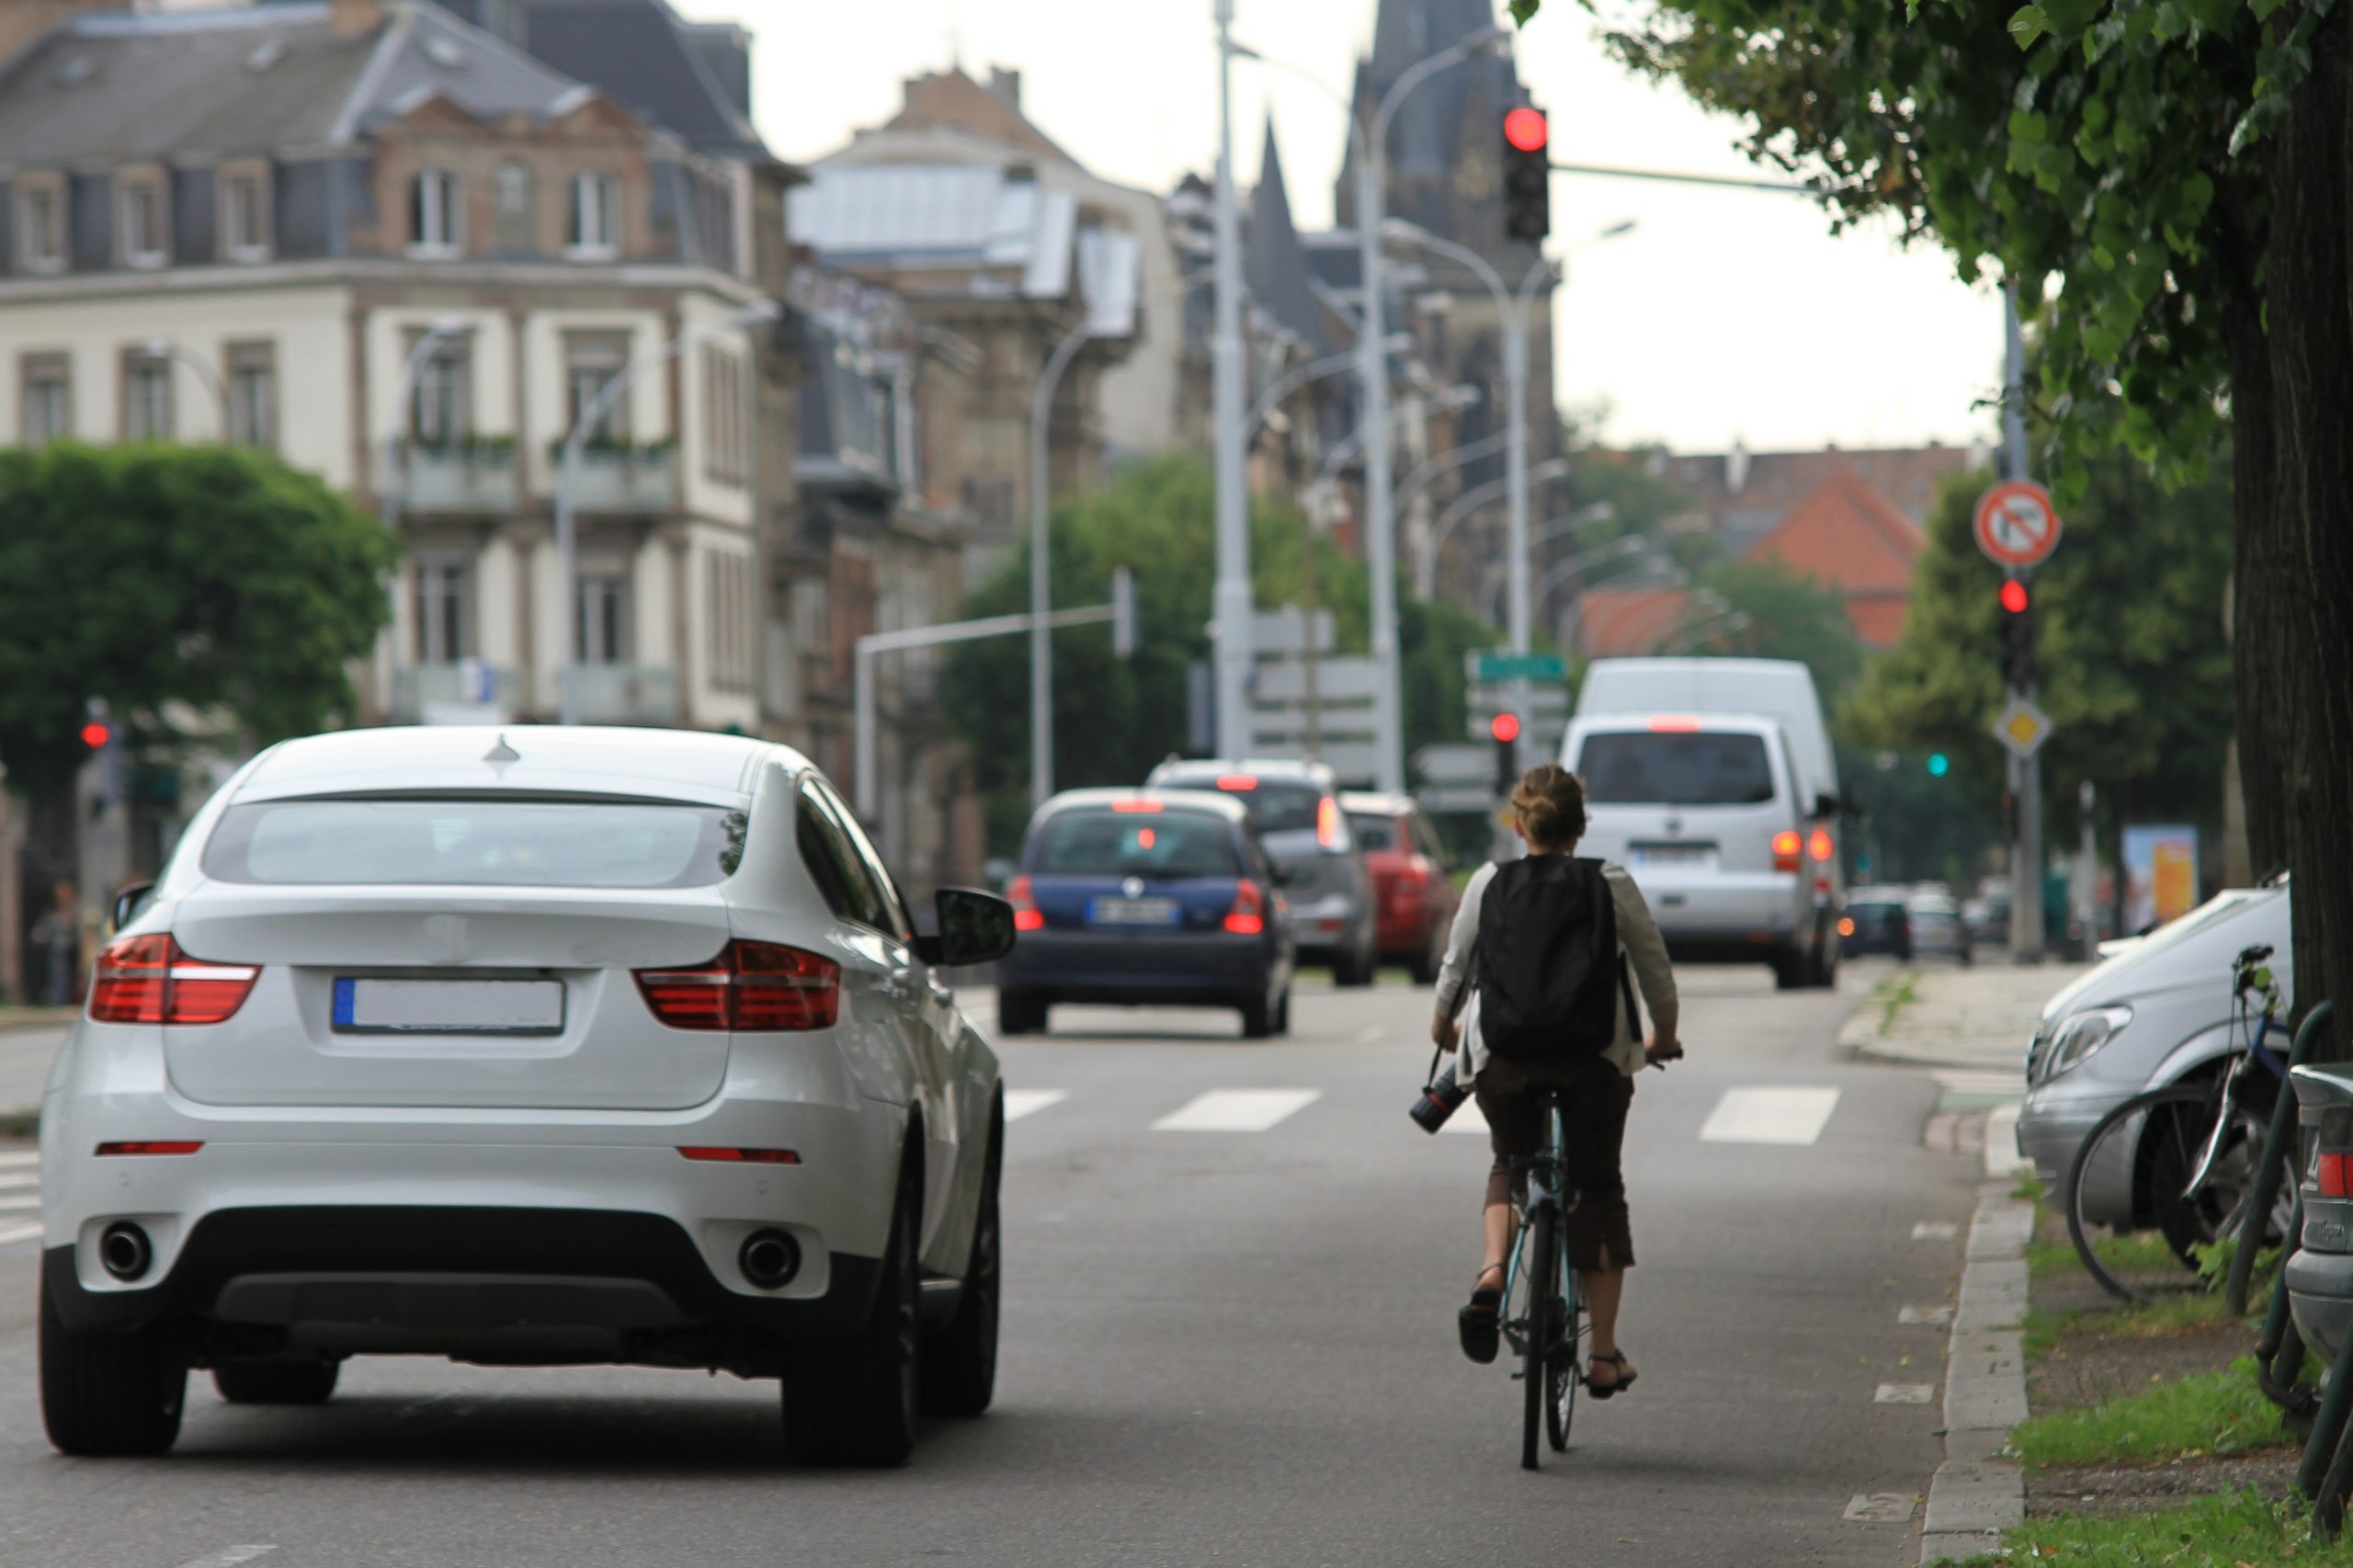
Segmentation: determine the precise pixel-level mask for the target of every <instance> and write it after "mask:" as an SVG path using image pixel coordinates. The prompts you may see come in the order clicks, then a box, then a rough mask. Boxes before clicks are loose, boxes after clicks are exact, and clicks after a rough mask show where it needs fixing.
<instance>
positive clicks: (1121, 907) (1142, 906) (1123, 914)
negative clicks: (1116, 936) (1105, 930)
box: [1086, 898, 1179, 926]
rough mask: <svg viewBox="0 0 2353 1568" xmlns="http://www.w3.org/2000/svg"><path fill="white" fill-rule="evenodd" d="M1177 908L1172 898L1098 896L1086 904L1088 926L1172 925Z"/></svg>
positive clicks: (1174, 921) (1177, 911) (1174, 922)
mask: <svg viewBox="0 0 2353 1568" xmlns="http://www.w3.org/2000/svg"><path fill="white" fill-rule="evenodd" d="M1178 913H1179V910H1178V906H1177V903H1176V900H1175V899H1173V898H1098V899H1097V900H1095V901H1094V902H1093V903H1089V904H1088V905H1087V906H1086V923H1087V924H1088V925H1089V926H1174V925H1176V918H1177V915H1178Z"/></svg>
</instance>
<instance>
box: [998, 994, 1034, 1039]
mask: <svg viewBox="0 0 2353 1568" xmlns="http://www.w3.org/2000/svg"><path fill="white" fill-rule="evenodd" d="M1045 1028H1046V1004H1045V1003H1043V1002H1042V1001H1040V1000H1039V998H1038V996H1037V994H1036V993H1034V992H1029V991H1000V992H998V993H997V994H996V1032H997V1033H999V1034H1042V1033H1044V1032H1045Z"/></svg>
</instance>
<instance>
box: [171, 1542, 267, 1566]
mask: <svg viewBox="0 0 2353 1568" xmlns="http://www.w3.org/2000/svg"><path fill="white" fill-rule="evenodd" d="M277 1550H278V1548H276V1547H274V1546H224V1547H222V1549H221V1550H220V1551H208V1552H206V1553H205V1554H204V1555H203V1556H201V1557H191V1558H189V1559H188V1561H187V1562H183V1563H181V1564H180V1568H237V1564H238V1563H240V1562H252V1561H253V1560H254V1559H255V1558H256V1557H259V1556H262V1555H263V1554H265V1553H267V1552H272V1551H277Z"/></svg>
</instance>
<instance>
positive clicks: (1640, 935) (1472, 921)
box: [1438, 862, 1679, 1088]
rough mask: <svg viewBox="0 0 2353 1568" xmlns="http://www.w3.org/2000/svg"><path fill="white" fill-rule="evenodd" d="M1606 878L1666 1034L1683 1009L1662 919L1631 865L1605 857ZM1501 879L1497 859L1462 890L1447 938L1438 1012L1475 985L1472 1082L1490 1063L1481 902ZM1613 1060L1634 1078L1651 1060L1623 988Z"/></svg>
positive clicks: (1468, 1061) (1470, 1027) (1464, 1064)
mask: <svg viewBox="0 0 2353 1568" xmlns="http://www.w3.org/2000/svg"><path fill="white" fill-rule="evenodd" d="M1601 875H1602V878H1603V880H1604V881H1608V884H1609V899H1610V902H1611V903H1613V904H1615V905H1616V906H1617V911H1618V947H1619V950H1620V952H1622V953H1624V954H1625V955H1626V957H1627V958H1628V959H1629V960H1631V962H1632V965H1633V970H1634V983H1635V984H1636V985H1638V986H1640V987H1641V989H1642V993H1643V1008H1644V1010H1645V1011H1647V1012H1648V1014H1649V1015H1650V1021H1651V1028H1652V1029H1653V1031H1654V1032H1656V1033H1660V1034H1672V1033H1673V1032H1674V1031H1675V1028H1676V1024H1677V1017H1678V1014H1679V1004H1678V1003H1677V999H1676V994H1675V969H1674V966H1673V965H1671V964H1670V963H1668V962H1667V958H1666V939H1665V937H1661V936H1660V935H1659V934H1658V922H1656V921H1655V920H1653V919H1652V918H1651V906H1650V905H1649V904H1648V903H1644V902H1643V890H1642V889H1640V888H1638V887H1636V886H1635V885H1634V879H1633V878H1631V877H1630V876H1628V875H1627V874H1626V871H1625V868H1623V867H1621V866H1615V865H1611V864H1609V863H1608V862H1604V863H1603V865H1602V868H1601ZM1492 881H1495V866H1494V864H1493V863H1490V864H1488V865H1484V866H1482V867H1480V868H1479V869H1478V870H1477V871H1476V872H1474V873H1473V874H1472V878H1471V882H1470V885H1469V886H1467V887H1465V888H1464V889H1463V890H1462V906H1461V908H1460V909H1458V910H1456V911H1455V913H1454V930H1453V932H1452V933H1451V934H1450V935H1449V937H1448V938H1447V943H1446V962H1445V963H1444V964H1443V965H1441V966H1440V967H1439V969H1438V1017H1448V1016H1449V1015H1450V1014H1452V1013H1453V1011H1454V1009H1455V1004H1456V1003H1457V1001H1458V1000H1460V999H1461V996H1462V994H1463V992H1464V991H1465V990H1466V989H1469V990H1470V991H1471V992H1472V995H1471V998H1470V1002H1469V1004H1468V1005H1467V1006H1464V1007H1463V1009H1462V1017H1461V1025H1462V1040H1461V1051H1462V1054H1461V1058H1460V1059H1459V1062H1458V1064H1457V1066H1456V1068H1455V1074H1454V1078H1455V1082H1456V1083H1458V1084H1461V1085H1463V1086H1464V1087H1466V1088H1467V1087H1469V1086H1470V1085H1471V1084H1472V1082H1474V1081H1475V1080H1476V1079H1477V1077H1478V1075H1479V1069H1480V1068H1481V1067H1483V1066H1484V1065H1485V1064H1486V1061H1487V1046H1486V1041H1485V1040H1483V1039H1482V1038H1481V1037H1480V1034H1479V997H1478V994H1477V990H1476V986H1475V982H1476V980H1477V978H1478V975H1477V971H1476V970H1475V968H1474V967H1473V962H1472V957H1473V952H1474V950H1475V949H1476V948H1477V946H1478V941H1479V906H1480V904H1481V903H1482V902H1483V900H1484V898H1485V896H1486V892H1487V884H1488V883H1490V882H1492ZM1607 1055H1608V1060H1609V1062H1610V1063H1611V1064H1612V1065H1613V1066H1615V1067H1616V1068H1617V1069H1618V1071H1620V1073H1623V1074H1626V1075H1627V1076H1628V1077H1630V1078H1631V1077H1632V1076H1633V1075H1634V1074H1637V1073H1639V1072H1641V1071H1642V1070H1643V1064H1644V1062H1645V1061H1646V1060H1647V1059H1646V1058H1645V1057H1644V1056H1643V1031H1642V1028H1641V1027H1640V1024H1639V1021H1638V1020H1637V1019H1635V1018H1634V1017H1631V1016H1630V1015H1629V1014H1628V1012H1627V1010H1626V1000H1625V997H1624V995H1623V994H1622V993H1621V994H1620V996H1619V999H1618V1038H1617V1039H1616V1040H1613V1041H1612V1042H1611V1043H1610V1047H1609V1050H1608V1052H1607Z"/></svg>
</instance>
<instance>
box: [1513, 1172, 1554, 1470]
mask: <svg viewBox="0 0 2353 1568" xmlns="http://www.w3.org/2000/svg"><path fill="white" fill-rule="evenodd" d="M1560 1221H1561V1217H1560V1215H1559V1214H1558V1213H1556V1212H1555V1211H1554V1210H1553V1208H1552V1205H1551V1204H1550V1203H1540V1204H1538V1205H1536V1206H1535V1210H1534V1212H1532V1213H1530V1214H1529V1217H1528V1331H1527V1332H1528V1344H1527V1348H1526V1350H1525V1351H1524V1352H1523V1353H1522V1359H1521V1362H1520V1374H1519V1375H1520V1381H1521V1383H1522V1384H1523V1385H1524V1386H1523V1387H1522V1389H1521V1391H1520V1392H1521V1394H1522V1396H1523V1398H1522V1401H1521V1404H1522V1410H1521V1421H1520V1431H1519V1468H1520V1469H1522V1470H1534V1469H1535V1468H1536V1467H1537V1460H1536V1445H1537V1440H1538V1437H1540V1434H1541V1433H1542V1432H1543V1430H1544V1424H1545V1422H1546V1420H1547V1419H1548V1416H1547V1414H1546V1407H1547V1405H1548V1403H1550V1402H1549V1400H1548V1398H1547V1394H1548V1391H1549V1379H1548V1377H1547V1372H1548V1370H1549V1369H1550V1367H1551V1365H1552V1349H1553V1345H1554V1341H1555V1339H1556V1337H1557V1335H1558V1333H1559V1329H1558V1324H1559V1322H1560V1315H1561V1299H1560V1288H1561V1287H1560V1273H1561V1265H1560V1240H1559V1226H1560Z"/></svg>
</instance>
